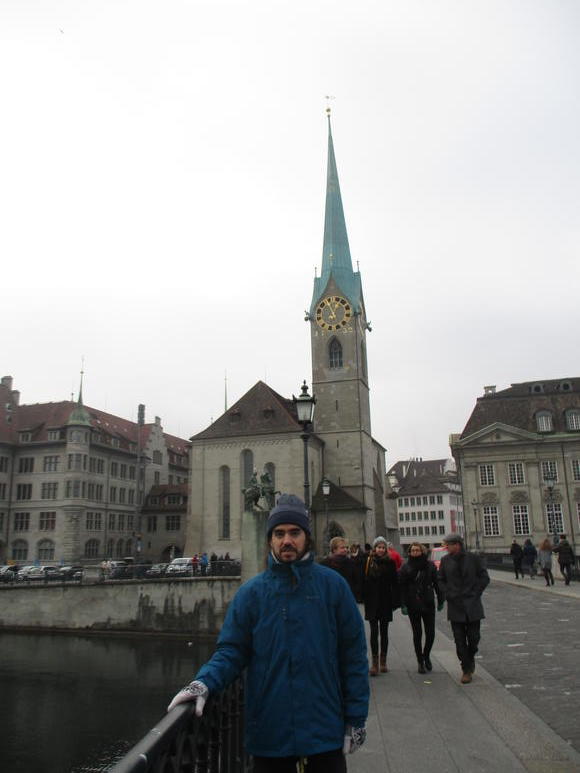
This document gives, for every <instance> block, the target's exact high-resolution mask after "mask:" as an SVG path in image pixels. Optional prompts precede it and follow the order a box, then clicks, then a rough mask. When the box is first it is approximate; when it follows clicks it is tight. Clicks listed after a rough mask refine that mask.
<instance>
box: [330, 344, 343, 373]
mask: <svg viewBox="0 0 580 773" xmlns="http://www.w3.org/2000/svg"><path fill="white" fill-rule="evenodd" d="M328 364H329V366H330V367H331V368H333V369H334V368H342V346H341V345H340V341H339V340H338V338H333V339H332V341H331V342H330V343H329V344H328Z"/></svg>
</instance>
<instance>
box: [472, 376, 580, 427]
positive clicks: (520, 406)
mask: <svg viewBox="0 0 580 773" xmlns="http://www.w3.org/2000/svg"><path fill="white" fill-rule="evenodd" d="M570 408H580V378H566V379H550V380H548V381H524V382H522V383H521V384H512V385H511V386H510V387H508V388H507V389H502V390H501V391H500V392H494V393H491V394H486V395H484V396H483V397H478V398H477V402H476V404H475V408H474V409H473V411H472V413H471V416H470V417H469V419H468V421H467V424H466V425H465V428H464V430H463V432H462V433H461V439H463V438H465V437H468V436H469V435H473V434H474V433H475V432H478V431H479V430H481V429H483V428H484V427H488V426H489V425H491V424H495V423H496V422H497V423H501V424H506V425H508V426H510V427H518V428H519V429H523V430H526V431H528V432H536V431H537V426H536V414H537V413H538V411H550V412H551V413H552V419H553V426H554V431H555V432H566V429H567V428H566V411H567V410H568V409H570Z"/></svg>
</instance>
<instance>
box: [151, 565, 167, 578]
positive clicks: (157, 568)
mask: <svg viewBox="0 0 580 773" xmlns="http://www.w3.org/2000/svg"><path fill="white" fill-rule="evenodd" d="M167 566H168V564H153V566H150V567H149V569H147V571H146V572H145V577H163V576H164V575H165V570H166V569H167Z"/></svg>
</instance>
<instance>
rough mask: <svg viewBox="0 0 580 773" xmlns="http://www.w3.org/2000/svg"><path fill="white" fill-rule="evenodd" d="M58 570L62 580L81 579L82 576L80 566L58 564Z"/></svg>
mask: <svg viewBox="0 0 580 773" xmlns="http://www.w3.org/2000/svg"><path fill="white" fill-rule="evenodd" d="M58 571H59V572H60V573H61V575H62V579H63V580H81V579H82V577H83V567H82V566H72V565H69V566H59V568H58Z"/></svg>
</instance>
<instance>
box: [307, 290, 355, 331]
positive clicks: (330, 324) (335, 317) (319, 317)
mask: <svg viewBox="0 0 580 773" xmlns="http://www.w3.org/2000/svg"><path fill="white" fill-rule="evenodd" d="M351 317H352V308H351V305H350V303H349V302H348V301H347V300H345V299H344V298H341V297H340V295H327V296H326V298H323V299H322V300H321V301H320V303H319V304H318V306H317V307H316V322H317V323H318V324H319V325H320V327H321V328H322V329H323V330H341V329H342V328H343V327H346V325H348V322H349V320H350V318H351Z"/></svg>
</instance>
